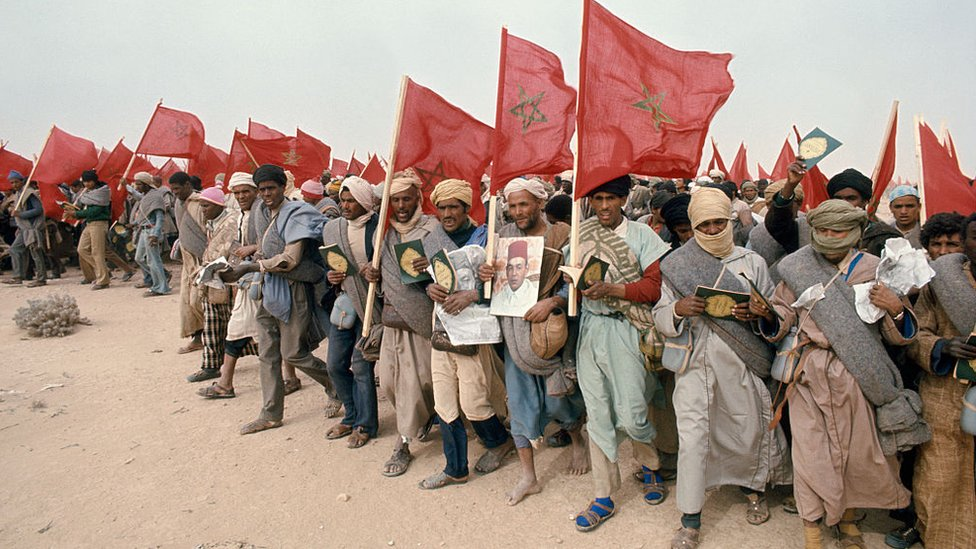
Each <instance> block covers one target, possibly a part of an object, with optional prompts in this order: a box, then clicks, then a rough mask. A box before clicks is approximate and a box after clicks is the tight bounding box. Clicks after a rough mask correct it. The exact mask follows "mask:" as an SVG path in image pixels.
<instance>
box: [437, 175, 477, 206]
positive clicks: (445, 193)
mask: <svg viewBox="0 0 976 549" xmlns="http://www.w3.org/2000/svg"><path fill="white" fill-rule="evenodd" d="M451 198H454V199H457V200H460V201H461V202H464V203H465V204H467V205H468V206H470V205H471V185H470V184H468V182H467V181H464V180H461V179H445V180H444V181H441V182H440V183H438V184H437V186H436V187H434V191H433V192H432V193H430V202H431V204H433V205H434V206H436V205H437V203H438V202H440V201H441V200H449V199H451Z"/></svg>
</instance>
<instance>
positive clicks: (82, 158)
mask: <svg viewBox="0 0 976 549" xmlns="http://www.w3.org/2000/svg"><path fill="white" fill-rule="evenodd" d="M96 164H98V151H97V150H96V149H95V144H94V143H92V142H91V141H89V140H87V139H82V138H81V137H75V136H73V135H71V134H70V133H68V132H66V131H63V130H61V129H60V128H58V127H57V126H54V128H53V129H52V130H51V136H50V137H49V138H48V140H47V144H45V145H44V149H43V150H42V151H41V156H40V157H39V158H38V159H37V169H36V170H34V180H36V181H38V182H40V183H50V184H53V185H57V184H58V183H70V182H71V181H74V180H75V179H78V178H79V177H81V172H83V171H85V170H90V169H92V168H94V167H95V165H96ZM58 217H60V216H58Z"/></svg>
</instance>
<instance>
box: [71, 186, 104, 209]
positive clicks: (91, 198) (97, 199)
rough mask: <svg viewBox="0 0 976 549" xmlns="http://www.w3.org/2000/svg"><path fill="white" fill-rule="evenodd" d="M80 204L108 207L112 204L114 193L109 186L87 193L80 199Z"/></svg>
mask: <svg viewBox="0 0 976 549" xmlns="http://www.w3.org/2000/svg"><path fill="white" fill-rule="evenodd" d="M78 203H79V204H81V205H83V206H108V205H109V204H111V203H112V191H111V189H109V188H108V185H102V186H101V187H96V188H94V189H91V190H90V191H85V192H84V193H82V195H81V196H79V197H78Z"/></svg>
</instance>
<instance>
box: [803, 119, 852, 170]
mask: <svg viewBox="0 0 976 549" xmlns="http://www.w3.org/2000/svg"><path fill="white" fill-rule="evenodd" d="M840 146H841V142H840V141H838V140H836V139H834V138H833V137H831V136H830V135H827V132H825V131H823V130H821V129H820V128H814V129H813V131H812V132H810V133H808V134H807V136H806V137H804V138H803V139H801V140H800V145H799V147H797V153H796V159H797V160H799V161H801V162H803V163H804V165H806V167H807V169H808V170H809V169H811V168H813V167H814V166H816V165H817V164H818V163H819V162H820V161H821V160H823V159H824V158H827V155H828V154H830V153H832V152H834V151H836V150H837V149H838V148H839V147H840Z"/></svg>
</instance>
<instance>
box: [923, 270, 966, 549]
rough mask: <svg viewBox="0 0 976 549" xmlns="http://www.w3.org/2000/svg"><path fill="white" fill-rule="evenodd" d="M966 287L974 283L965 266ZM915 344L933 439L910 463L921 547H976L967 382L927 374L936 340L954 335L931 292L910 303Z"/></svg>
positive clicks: (929, 372) (959, 548)
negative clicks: (964, 423) (964, 421)
mask: <svg viewBox="0 0 976 549" xmlns="http://www.w3.org/2000/svg"><path fill="white" fill-rule="evenodd" d="M963 268H964V269H965V270H966V277H967V278H968V279H969V283H970V284H972V285H973V288H974V289H976V280H974V279H973V275H972V271H970V269H969V267H968V265H964V266H963ZM915 312H916V314H917V315H918V323H919V334H918V340H917V341H916V342H915V343H914V344H912V346H911V347H910V348H909V356H910V357H911V358H912V360H913V361H914V362H915V363H916V364H918V365H920V366H921V367H922V369H923V370H925V376H924V377H923V378H922V382H921V384H920V386H919V394H920V395H921V396H922V403H923V405H924V408H923V409H922V415H923V416H924V417H925V421H927V422H928V424H929V426H931V427H932V440H930V441H929V442H926V443H925V444H923V445H921V446H920V447H919V454H918V459H917V460H916V461H915V478H914V490H915V510H916V511H917V512H918V522H919V524H918V529H919V531H920V532H921V533H922V541H924V542H925V546H926V547H938V548H940V549H941V548H943V547H945V548H947V549H948V548H958V549H962V548H967V549H968V548H972V547H976V483H974V479H973V441H974V437H973V436H972V435H969V434H966V433H965V432H963V430H962V429H961V428H960V426H959V416H960V415H961V414H962V398H963V395H964V394H965V393H966V389H967V388H968V387H969V384H966V383H960V382H959V381H958V380H957V379H955V378H953V377H952V376H951V375H950V376H936V375H934V374H932V348H933V347H935V344H936V342H938V341H939V340H940V339H944V338H951V337H959V336H960V335H961V334H960V333H959V331H958V330H956V328H955V326H953V324H952V322H951V321H950V320H949V316H948V315H947V314H946V311H945V309H943V308H942V305H941V304H939V302H938V300H937V299H936V297H935V293H934V292H932V290H931V289H929V288H927V287H926V288H924V289H923V290H922V292H921V295H920V296H919V299H918V303H917V304H916V305H915Z"/></svg>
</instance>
